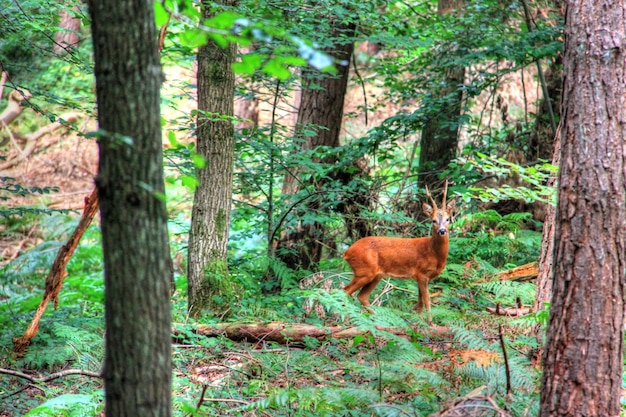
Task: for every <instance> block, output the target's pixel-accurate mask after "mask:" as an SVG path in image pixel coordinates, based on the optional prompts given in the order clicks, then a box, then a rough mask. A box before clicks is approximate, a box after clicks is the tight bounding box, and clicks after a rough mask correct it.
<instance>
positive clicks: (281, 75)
mask: <svg viewBox="0 0 626 417" xmlns="http://www.w3.org/2000/svg"><path fill="white" fill-rule="evenodd" d="M261 71H263V72H264V73H265V74H267V75H271V76H273V77H276V78H278V79H279V80H281V81H285V80H286V79H288V78H289V77H291V72H290V71H289V70H288V69H287V68H284V67H283V66H282V60H281V59H279V58H273V59H270V60H269V61H268V62H267V63H266V64H265V65H264V66H263V68H262V69H261Z"/></svg>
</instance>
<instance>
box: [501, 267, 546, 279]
mask: <svg viewBox="0 0 626 417" xmlns="http://www.w3.org/2000/svg"><path fill="white" fill-rule="evenodd" d="M537 275H539V264H538V263H537V262H531V263H529V264H525V265H520V266H518V267H516V268H512V269H508V270H506V271H502V272H499V273H498V278H500V281H519V282H524V281H531V280H533V279H536V278H537Z"/></svg>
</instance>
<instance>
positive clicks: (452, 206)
mask: <svg viewBox="0 0 626 417" xmlns="http://www.w3.org/2000/svg"><path fill="white" fill-rule="evenodd" d="M446 209H448V212H450V213H452V212H453V211H454V210H456V201H455V200H450V201H448V202H447V203H446Z"/></svg>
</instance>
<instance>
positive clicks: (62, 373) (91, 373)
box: [0, 368, 102, 383]
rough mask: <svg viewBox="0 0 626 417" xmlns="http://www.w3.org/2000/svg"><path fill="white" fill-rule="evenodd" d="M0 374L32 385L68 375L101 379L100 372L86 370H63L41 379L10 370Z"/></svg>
mask: <svg viewBox="0 0 626 417" xmlns="http://www.w3.org/2000/svg"><path fill="white" fill-rule="evenodd" d="M0 374H5V375H12V376H16V377H19V378H22V379H26V380H28V381H30V382H33V383H37V382H48V381H52V380H53V379H57V378H62V377H64V376H68V375H84V376H89V377H92V378H101V377H102V376H101V375H100V372H94V371H87V370H84V369H65V370H63V371H59V372H55V373H53V374H50V375H46V376H42V377H35V376H32V375H28V374H25V373H23V372H20V371H14V370H12V369H5V368H0Z"/></svg>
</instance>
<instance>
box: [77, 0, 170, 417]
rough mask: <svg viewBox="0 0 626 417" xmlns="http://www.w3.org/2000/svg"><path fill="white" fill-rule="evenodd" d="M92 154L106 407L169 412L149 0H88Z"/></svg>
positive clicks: (163, 227)
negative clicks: (95, 147)
mask: <svg viewBox="0 0 626 417" xmlns="http://www.w3.org/2000/svg"><path fill="white" fill-rule="evenodd" d="M89 12H90V15H91V22H92V33H93V45H94V58H95V69H94V72H95V76H96V96H97V105H98V119H99V127H100V130H99V131H98V132H97V137H98V144H99V150H100V161H99V167H98V176H97V178H96V185H97V187H98V195H99V198H100V207H101V211H100V213H101V225H102V247H103V254H104V284H105V316H106V336H105V351H106V352H105V362H104V371H103V377H104V385H105V401H106V407H105V408H106V415H107V416H116V417H117V416H129V417H130V416H133V417H135V416H164V417H168V416H170V415H171V372H172V369H171V338H170V329H171V315H170V303H169V294H170V273H171V272H170V270H169V268H168V262H169V247H168V233H167V211H166V208H165V201H164V199H163V198H162V195H163V193H164V183H163V157H162V149H161V120H160V95H159V94H160V87H161V83H162V81H163V78H164V77H163V73H162V70H161V66H160V63H159V54H158V51H157V31H156V28H155V23H154V9H153V5H152V2H137V1H133V0H101V1H95V0H90V1H89Z"/></svg>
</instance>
